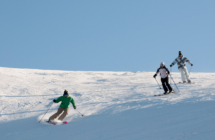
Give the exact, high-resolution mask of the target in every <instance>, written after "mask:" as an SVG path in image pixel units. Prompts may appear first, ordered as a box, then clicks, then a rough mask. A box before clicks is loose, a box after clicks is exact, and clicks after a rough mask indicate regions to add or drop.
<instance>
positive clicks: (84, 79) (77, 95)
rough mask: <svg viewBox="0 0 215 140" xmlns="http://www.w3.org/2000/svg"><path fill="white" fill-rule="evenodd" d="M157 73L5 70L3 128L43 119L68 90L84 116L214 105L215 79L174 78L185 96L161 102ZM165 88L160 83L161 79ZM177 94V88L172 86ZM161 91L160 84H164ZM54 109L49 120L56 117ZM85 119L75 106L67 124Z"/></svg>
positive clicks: (0, 95) (0, 85)
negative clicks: (188, 81) (184, 81)
mask: <svg viewBox="0 0 215 140" xmlns="http://www.w3.org/2000/svg"><path fill="white" fill-rule="evenodd" d="M153 75H154V72H99V71H98V72H89V71H88V72H84V71H51V70H31V69H14V68H0V76H1V79H2V80H1V81H0V110H1V112H0V122H8V121H12V120H17V119H24V118H29V117H32V116H38V120H40V118H41V117H42V116H43V114H44V113H45V111H46V110H47V108H48V107H49V106H50V105H51V103H52V100H53V99H56V98H57V97H59V96H62V94H63V91H64V89H67V90H68V91H69V93H70V95H71V96H72V97H73V98H74V100H75V102H76V106H77V109H78V110H79V111H80V112H81V113H83V114H84V115H85V116H91V115H98V114H102V113H103V112H106V111H111V112H112V113H117V112H122V111H126V110H130V109H135V110H137V109H144V108H150V107H152V106H160V105H162V104H176V103H180V102H193V103H195V102H202V101H211V100H214V99H215V96H214V95H215V88H214V85H215V83H214V78H215V74H214V73H191V81H192V82H195V84H177V83H178V82H180V81H181V79H180V74H179V73H172V77H173V78H174V81H175V82H176V84H177V86H178V88H179V89H180V91H181V92H180V93H178V94H172V95H168V96H162V97H154V95H155V94H162V93H163V89H162V90H161V89H159V87H158V85H157V83H156V81H155V79H154V78H153ZM157 80H158V82H159V83H160V79H159V77H157ZM171 85H172V87H173V89H174V90H176V91H177V88H176V87H175V84H174V83H173V82H172V81H171ZM160 86H161V83H160ZM59 105H60V104H53V106H52V108H51V109H50V111H49V112H48V114H47V115H46V117H44V119H48V116H50V115H51V114H53V113H55V112H56V110H57V108H58V106H59ZM79 117H80V115H79V114H78V113H77V112H76V111H74V110H73V109H72V106H70V112H69V115H68V117H67V120H68V121H72V120H73V119H75V118H79Z"/></svg>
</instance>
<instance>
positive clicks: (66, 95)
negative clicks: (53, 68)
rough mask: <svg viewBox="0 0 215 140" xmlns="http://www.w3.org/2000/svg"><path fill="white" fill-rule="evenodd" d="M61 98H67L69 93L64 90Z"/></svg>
mask: <svg viewBox="0 0 215 140" xmlns="http://www.w3.org/2000/svg"><path fill="white" fill-rule="evenodd" d="M63 96H64V97H68V96H69V92H68V91H67V90H66V89H65V90H64V92H63Z"/></svg>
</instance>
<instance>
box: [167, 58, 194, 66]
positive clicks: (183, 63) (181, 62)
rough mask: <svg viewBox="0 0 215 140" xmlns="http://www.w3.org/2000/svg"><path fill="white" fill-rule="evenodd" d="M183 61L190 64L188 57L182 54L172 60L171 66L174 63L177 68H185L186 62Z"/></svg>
mask: <svg viewBox="0 0 215 140" xmlns="http://www.w3.org/2000/svg"><path fill="white" fill-rule="evenodd" d="M185 62H187V63H189V64H190V65H192V63H191V62H190V60H189V59H187V58H186V57H184V56H182V57H177V58H176V59H175V60H174V61H173V62H172V64H171V65H172V66H173V65H175V63H177V64H178V69H180V68H185V67H186V64H185Z"/></svg>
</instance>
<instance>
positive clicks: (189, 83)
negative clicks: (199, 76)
mask: <svg viewBox="0 0 215 140" xmlns="http://www.w3.org/2000/svg"><path fill="white" fill-rule="evenodd" d="M179 84H195V83H187V82H186V83H183V82H179Z"/></svg>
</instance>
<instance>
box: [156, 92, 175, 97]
mask: <svg viewBox="0 0 215 140" xmlns="http://www.w3.org/2000/svg"><path fill="white" fill-rule="evenodd" d="M176 93H179V92H175V91H173V92H171V93H167V94H158V95H154V96H155V97H156V96H166V95H170V94H176Z"/></svg>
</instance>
